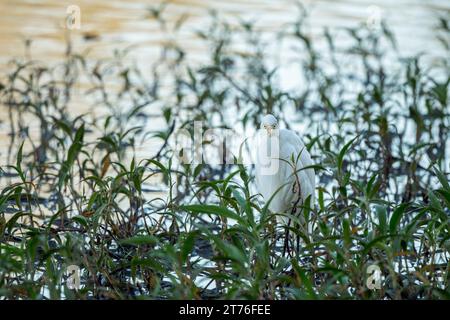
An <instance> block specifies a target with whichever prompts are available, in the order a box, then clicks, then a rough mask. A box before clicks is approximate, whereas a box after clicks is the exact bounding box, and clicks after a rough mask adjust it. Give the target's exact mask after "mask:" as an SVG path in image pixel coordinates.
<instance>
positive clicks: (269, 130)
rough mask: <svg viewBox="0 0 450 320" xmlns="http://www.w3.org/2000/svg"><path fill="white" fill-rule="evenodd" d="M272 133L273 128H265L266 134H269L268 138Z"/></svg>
mask: <svg viewBox="0 0 450 320" xmlns="http://www.w3.org/2000/svg"><path fill="white" fill-rule="evenodd" d="M272 131H273V128H272V127H268V128H267V133H268V134H269V137H271V136H272Z"/></svg>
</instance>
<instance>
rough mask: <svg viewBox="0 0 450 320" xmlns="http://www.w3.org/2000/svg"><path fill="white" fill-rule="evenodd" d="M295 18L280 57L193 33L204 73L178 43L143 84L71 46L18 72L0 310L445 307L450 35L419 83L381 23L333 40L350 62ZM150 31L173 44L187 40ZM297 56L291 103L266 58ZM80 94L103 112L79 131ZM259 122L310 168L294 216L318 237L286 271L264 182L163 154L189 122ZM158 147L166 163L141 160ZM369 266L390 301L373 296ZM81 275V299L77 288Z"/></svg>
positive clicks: (445, 28)
mask: <svg viewBox="0 0 450 320" xmlns="http://www.w3.org/2000/svg"><path fill="white" fill-rule="evenodd" d="M299 12H300V13H299V17H298V19H297V21H296V22H295V23H292V24H289V25H287V26H286V28H285V29H283V30H280V32H279V34H278V37H276V38H275V39H270V40H267V39H264V40H263V39H261V37H260V33H259V32H258V31H257V30H255V29H254V28H253V26H252V24H251V23H244V22H243V23H242V24H241V25H240V26H239V27H238V28H235V27H233V28H232V27H230V25H229V24H228V23H227V21H225V20H224V19H222V18H221V17H220V15H213V16H212V17H211V24H210V28H209V29H205V30H203V31H202V32H198V34H197V36H198V37H200V38H202V39H203V41H204V43H205V46H206V47H207V48H208V53H209V54H210V57H209V59H208V60H209V61H208V62H205V63H202V64H198V63H193V62H192V61H191V60H190V56H189V55H187V54H186V53H185V52H184V51H183V50H182V49H181V48H180V47H179V46H177V43H176V41H175V40H174V41H169V42H167V43H165V44H162V46H161V56H160V59H159V60H158V61H157V62H155V63H154V64H152V69H151V72H147V73H146V74H143V71H142V70H141V69H140V68H137V67H136V66H135V65H134V64H132V63H128V62H125V61H124V57H125V56H126V55H127V54H128V51H127V50H118V51H117V52H116V53H115V55H114V56H112V57H111V59H105V60H99V61H96V62H95V63H92V62H91V61H87V60H86V59H85V57H84V56H83V55H82V54H80V53H79V52H76V50H75V48H73V47H72V46H71V45H70V43H68V45H67V54H66V57H65V59H64V61H61V62H60V63H59V64H58V65H49V64H48V63H46V62H42V61H40V62H39V61H33V60H20V59H16V60H14V61H13V62H12V63H11V64H10V69H9V72H8V73H6V74H2V75H1V80H0V81H1V83H0V99H1V108H4V110H6V112H5V114H8V119H1V120H2V121H3V122H4V125H5V124H6V127H8V130H9V138H10V141H9V149H8V155H7V162H8V163H7V165H4V166H2V167H1V178H0V179H1V185H2V190H1V194H0V256H1V259H0V297H2V298H6V299H181V298H184V299H217V298H224V299H230V298H237V299H335V298H338V299H446V298H449V297H450V289H449V280H450V269H449V263H448V262H449V258H450V255H449V249H450V221H449V217H450V186H449V179H448V175H449V170H450V168H449V159H450V157H449V153H450V151H449V147H450V146H449V128H450V116H449V95H448V85H449V82H450V77H449V75H450V73H449V68H450V60H449V58H450V33H449V31H450V30H449V22H450V19H449V17H445V16H443V17H441V18H440V19H437V20H436V35H437V36H438V37H439V38H440V41H441V44H442V48H443V52H445V55H444V56H442V58H441V59H438V60H435V61H434V62H433V63H432V64H427V63H425V62H424V61H423V57H422V56H421V55H418V56H413V57H409V58H404V57H402V58H401V57H400V55H399V54H398V52H397V50H396V42H395V38H394V36H393V35H392V33H391V32H390V30H389V28H388V26H386V25H385V24H381V26H380V28H379V29H377V30H372V29H370V28H367V26H365V25H361V26H359V27H357V28H351V29H345V30H339V31H338V32H339V33H340V35H342V34H343V35H344V37H345V39H346V41H343V42H339V43H337V42H335V41H334V39H335V36H336V34H335V33H336V32H337V31H335V30H324V39H325V40H326V42H325V43H326V45H325V47H324V49H321V50H320V51H319V50H317V48H316V45H315V42H314V40H313V39H312V38H311V37H310V36H309V35H308V33H305V32H304V28H303V25H304V22H305V20H307V19H308V18H307V16H306V15H304V12H303V11H302V10H300V11H299ZM150 13H151V14H153V15H154V17H155V19H157V20H158V21H160V23H161V27H162V28H163V29H164V30H165V32H168V33H171V34H172V33H176V32H177V30H179V29H180V28H183V24H182V22H183V21H182V19H181V20H180V21H179V23H175V24H174V25H173V26H172V25H171V26H168V25H167V24H166V23H165V20H164V12H163V11H159V10H158V9H153V10H152V11H151V12H150ZM171 38H172V37H169V36H168V39H171ZM286 39H289V41H291V42H292V43H293V44H294V45H293V49H292V54H293V56H294V57H296V60H295V61H296V64H295V65H294V66H293V68H294V67H297V68H298V70H299V74H301V77H302V79H303V82H302V84H303V85H302V86H299V87H298V88H295V89H294V90H292V89H291V90H284V89H283V88H282V86H280V85H279V74H278V67H279V66H276V65H275V66H273V61H272V60H270V61H271V62H269V59H268V57H267V54H266V50H265V48H266V44H267V41H274V42H275V41H279V42H282V41H285V40H286ZM243 42H244V44H245V45H246V46H245V47H246V48H247V49H246V50H245V52H244V51H243V50H241V48H242V43H243ZM425 49H426V48H425ZM149 74H150V77H149ZM80 81H83V83H88V85H84V86H81V88H80V86H79V85H78V84H79V83H80ZM76 95H83V96H86V97H89V99H90V100H91V101H92V110H94V108H95V109H96V110H97V111H98V112H88V113H85V114H81V115H76V116H75V115H74V114H73V113H71V112H70V110H68V107H67V106H68V104H69V103H70V101H72V99H74V97H75V96H76ZM99 110H101V111H99ZM264 113H273V114H275V115H276V116H277V117H278V119H279V121H280V122H281V125H282V126H284V127H287V128H294V129H297V130H298V131H299V134H300V135H301V136H302V139H303V141H304V142H305V144H306V145H307V148H308V151H309V152H310V153H311V155H312V158H313V161H314V163H315V164H316V166H315V171H316V175H317V176H318V181H317V184H318V188H317V189H316V199H317V201H316V203H314V208H313V209H312V210H304V211H303V213H302V214H303V215H304V218H305V219H306V220H307V221H309V222H310V223H312V225H313V231H312V234H310V235H309V236H306V235H305V234H304V233H302V231H300V230H298V229H294V228H291V230H290V233H291V234H294V235H297V236H299V237H300V238H301V239H302V245H301V248H300V251H299V252H298V253H296V254H294V255H291V256H289V255H284V256H283V255H282V246H283V236H284V234H285V230H284V227H283V226H280V225H277V224H276V218H275V216H274V213H272V212H269V210H268V209H267V206H266V205H265V204H264V202H263V201H262V199H261V197H260V196H258V194H256V192H255V190H254V181H253V167H252V166H244V165H242V164H239V163H236V164H227V165H210V164H199V165H195V166H194V165H180V164H178V163H177V162H176V161H175V159H176V158H177V157H178V154H177V152H176V150H175V151H174V150H171V148H170V144H169V143H167V141H168V140H169V139H170V137H171V135H172V134H173V132H174V131H175V130H176V129H177V128H184V129H187V130H193V122H194V121H202V123H203V125H204V128H205V129H208V128H228V129H230V130H234V131H235V132H244V131H245V130H247V129H248V128H256V127H257V126H258V123H259V117H260V115H261V114H264ZM156 121H160V122H161V121H162V122H163V124H164V125H163V126H162V128H163V129H162V130H159V129H157V130H155V129H154V128H155V125H154V123H155V122H156ZM30 125H35V126H37V127H38V128H39V129H38V132H39V134H38V135H32V134H31V133H30V130H29V127H30ZM149 138H152V139H156V140H158V141H159V143H158V145H157V146H158V147H157V150H156V152H149V153H148V156H147V157H146V158H144V159H141V158H137V157H135V150H136V148H137V147H138V146H139V145H141V144H142V143H143V142H144V141H146V139H149ZM292 219H296V218H295V217H292ZM373 264H375V265H377V266H379V268H380V270H381V272H382V276H383V282H382V286H381V288H380V289H379V290H369V288H368V287H367V277H368V274H367V267H368V266H370V265H373ZM70 265H76V266H79V268H80V277H81V287H80V289H79V290H71V289H69V288H67V285H66V283H65V281H66V279H67V274H66V269H67V267H68V266H70Z"/></svg>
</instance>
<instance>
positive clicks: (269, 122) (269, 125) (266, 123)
mask: <svg viewBox="0 0 450 320" xmlns="http://www.w3.org/2000/svg"><path fill="white" fill-rule="evenodd" d="M261 129H266V130H267V133H268V135H269V136H271V135H272V132H273V130H276V129H278V121H277V118H275V117H274V116H273V115H271V114H266V115H265V116H264V117H263V118H262V121H261Z"/></svg>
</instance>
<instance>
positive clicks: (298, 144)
mask: <svg viewBox="0 0 450 320" xmlns="http://www.w3.org/2000/svg"><path fill="white" fill-rule="evenodd" d="M273 119H275V118H274V117H273V116H271V115H268V116H265V117H264V118H263V121H262V124H261V127H262V128H265V129H269V130H268V132H267V133H266V134H264V133H263V134H262V138H261V139H260V140H259V142H258V146H257V148H258V149H260V150H261V149H264V150H268V149H270V147H269V146H268V145H269V144H270V143H271V142H270V139H271V138H278V139H279V140H278V148H279V153H278V157H275V158H270V160H269V161H276V163H275V167H278V170H275V171H274V172H270V173H267V170H264V166H265V167H266V168H267V159H265V161H264V163H261V162H260V161H259V160H261V159H260V158H257V162H256V186H257V188H258V191H259V192H260V193H261V194H262V196H263V197H264V200H265V201H269V200H270V199H271V197H273V198H272V199H271V200H270V203H269V210H271V211H272V212H274V213H288V214H290V213H291V212H292V208H293V206H294V205H295V204H296V203H297V205H302V204H303V202H304V200H305V199H306V198H307V197H308V196H311V201H310V203H311V205H312V204H313V203H314V189H315V173H314V169H313V168H308V169H305V170H300V169H302V168H304V167H307V166H311V165H313V162H312V160H311V156H310V154H309V152H308V150H307V149H306V147H305V145H304V144H303V142H302V141H301V139H300V137H299V136H298V135H297V134H296V133H295V132H294V131H291V130H286V129H278V128H277V126H278V125H277V123H275V124H273V121H274V120H273ZM271 164H274V163H271ZM297 179H298V182H299V184H300V186H299V187H298V186H297V184H296V181H297ZM299 197H300V199H299ZM297 200H300V201H297ZM297 212H298V211H297ZM278 220H279V222H281V223H284V224H286V223H287V220H288V219H286V218H282V217H280V218H279V219H278ZM308 229H310V228H309V227H308Z"/></svg>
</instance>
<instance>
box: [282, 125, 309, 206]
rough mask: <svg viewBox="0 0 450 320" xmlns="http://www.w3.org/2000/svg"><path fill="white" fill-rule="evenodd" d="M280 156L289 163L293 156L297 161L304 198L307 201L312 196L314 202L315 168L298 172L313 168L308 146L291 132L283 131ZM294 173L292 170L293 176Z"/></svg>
mask: <svg viewBox="0 0 450 320" xmlns="http://www.w3.org/2000/svg"><path fill="white" fill-rule="evenodd" d="M280 146H282V147H281V149H280V150H281V151H280V153H281V154H280V156H281V157H282V158H284V159H286V160H288V161H291V159H292V155H294V160H296V161H297V163H296V167H297V168H296V169H297V175H298V178H299V180H300V184H301V189H302V197H303V198H304V199H305V198H306V197H307V196H308V195H311V197H312V199H311V200H312V201H313V200H314V189H315V185H316V183H315V172H314V169H313V168H309V169H306V170H301V171H298V170H299V169H301V168H304V167H308V166H311V165H312V164H313V162H312V159H311V155H310V154H309V152H308V150H307V149H306V146H305V145H304V144H303V142H302V141H301V139H300V137H299V136H298V135H297V134H296V133H295V132H294V131H291V130H281V132H280ZM292 173H293V171H292V170H291V174H292Z"/></svg>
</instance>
